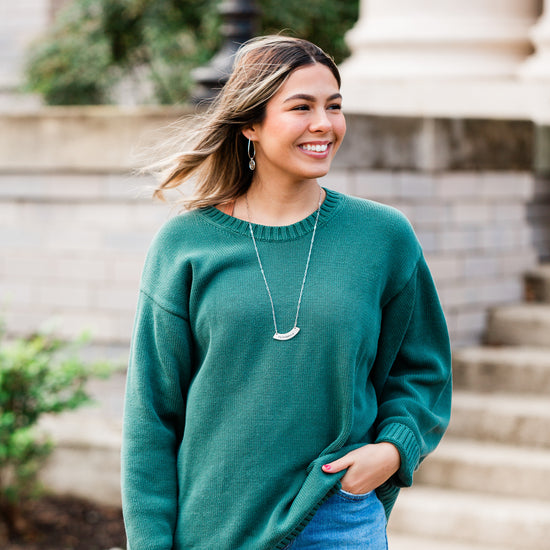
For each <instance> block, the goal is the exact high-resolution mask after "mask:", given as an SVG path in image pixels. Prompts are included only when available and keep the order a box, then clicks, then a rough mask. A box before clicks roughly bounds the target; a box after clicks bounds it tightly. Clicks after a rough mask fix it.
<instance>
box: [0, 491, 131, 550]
mask: <svg viewBox="0 0 550 550" xmlns="http://www.w3.org/2000/svg"><path fill="white" fill-rule="evenodd" d="M24 517H25V521H26V523H27V524H28V527H29V529H28V533H27V534H26V535H25V537H21V538H20V539H18V540H13V541H9V542H8V541H6V540H5V538H4V539H2V534H1V533H0V548H2V550H108V549H111V548H125V547H126V536H125V533H124V524H123V521H122V512H121V510H120V508H110V507H106V506H99V505H97V504H93V503H90V502H87V501H85V500H80V499H76V498H72V497H59V496H46V497H43V498H41V499H40V500H39V501H36V502H33V503H30V504H29V505H28V506H27V507H26V508H25V511H24Z"/></svg>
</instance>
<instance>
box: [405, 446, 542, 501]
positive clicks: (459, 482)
mask: <svg viewBox="0 0 550 550" xmlns="http://www.w3.org/2000/svg"><path fill="white" fill-rule="evenodd" d="M417 483H419V484H421V485H429V486H432V487H440V488H445V489H451V490H459V491H472V492H480V493H484V494H492V495H503V496H509V497H521V498H539V499H548V498H550V449H532V448H522V447H517V446H514V445H501V444H494V443H487V442H486V441H481V442H479V441H472V440H469V439H454V438H452V437H446V438H445V439H444V440H443V441H442V442H441V445H440V446H439V447H438V448H437V449H436V451H435V452H434V453H433V454H432V455H430V456H429V457H428V458H427V459H426V462H425V463H424V464H423V465H422V466H421V467H420V469H419V470H418V472H417V473H416V475H415V484H417Z"/></svg>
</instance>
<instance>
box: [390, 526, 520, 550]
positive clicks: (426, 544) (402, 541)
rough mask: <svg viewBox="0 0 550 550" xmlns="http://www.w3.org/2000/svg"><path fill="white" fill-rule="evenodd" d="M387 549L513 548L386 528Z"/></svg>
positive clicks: (453, 549) (452, 549)
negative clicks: (410, 533) (406, 533)
mask: <svg viewBox="0 0 550 550" xmlns="http://www.w3.org/2000/svg"><path fill="white" fill-rule="evenodd" d="M388 550H514V549H513V548H510V547H509V546H507V547H504V546H501V545H499V546H493V545H491V546H487V545H486V544H483V545H481V546H479V545H477V544H472V543H471V542H468V543H463V542H456V541H454V542H453V541H452V540H448V539H440V540H436V539H433V538H424V537H418V536H416V537H414V536H409V535H403V534H399V533H393V532H392V531H391V529H389V530H388Z"/></svg>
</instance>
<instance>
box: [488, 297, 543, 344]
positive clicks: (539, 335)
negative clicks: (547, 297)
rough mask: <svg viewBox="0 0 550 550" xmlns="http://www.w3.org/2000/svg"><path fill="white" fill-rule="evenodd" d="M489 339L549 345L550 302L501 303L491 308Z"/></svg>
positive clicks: (495, 342) (502, 341) (490, 342)
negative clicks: (505, 304) (502, 304)
mask: <svg viewBox="0 0 550 550" xmlns="http://www.w3.org/2000/svg"><path fill="white" fill-rule="evenodd" d="M487 343H488V344H489V345H497V346H500V345H503V346H534V347H544V348H550V304H538V303H526V304H517V305H510V306H500V307H497V308H494V309H493V310H491V311H490V312H489V320H488V324H487Z"/></svg>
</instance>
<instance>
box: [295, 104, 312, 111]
mask: <svg viewBox="0 0 550 550" xmlns="http://www.w3.org/2000/svg"><path fill="white" fill-rule="evenodd" d="M292 110H293V111H308V110H309V105H297V106H296V107H293V108H292Z"/></svg>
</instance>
